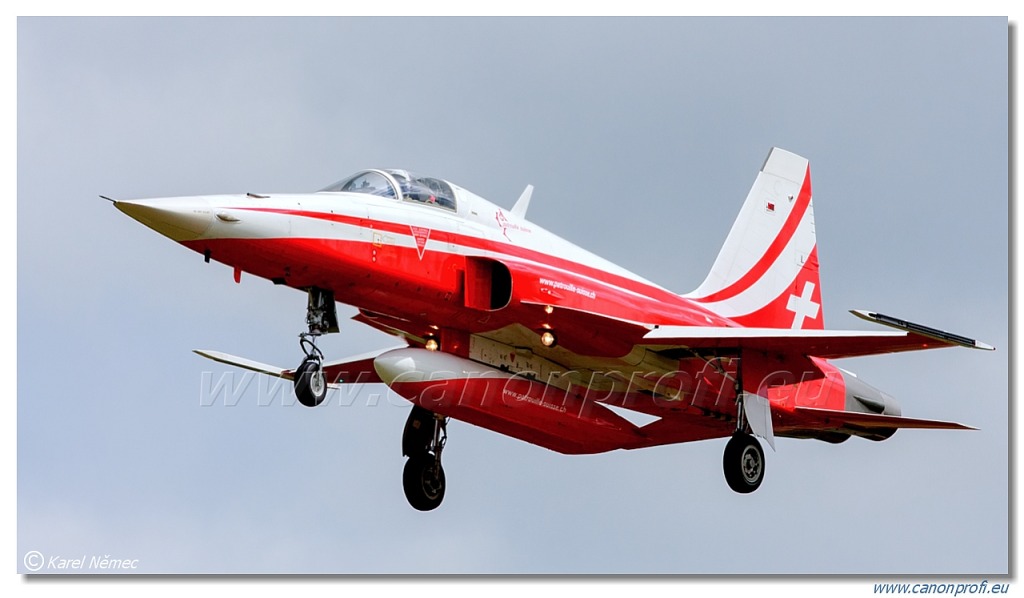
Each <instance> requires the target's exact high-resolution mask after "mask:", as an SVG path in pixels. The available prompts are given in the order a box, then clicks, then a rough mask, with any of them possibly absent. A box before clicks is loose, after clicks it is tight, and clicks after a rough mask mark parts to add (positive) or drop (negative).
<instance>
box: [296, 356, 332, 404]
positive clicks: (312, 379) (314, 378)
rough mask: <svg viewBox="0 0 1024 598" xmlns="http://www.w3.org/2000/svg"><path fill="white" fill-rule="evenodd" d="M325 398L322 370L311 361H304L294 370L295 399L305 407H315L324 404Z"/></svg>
mask: <svg viewBox="0 0 1024 598" xmlns="http://www.w3.org/2000/svg"><path fill="white" fill-rule="evenodd" d="M326 396H327V380H326V379H325V378H324V371H323V368H321V367H320V366H319V364H318V363H317V362H316V361H314V360H312V359H306V360H305V361H303V362H302V364H301V365H300V366H299V368H298V369H297V370H295V398H297V399H298V400H299V402H300V403H302V404H303V405H305V406H306V407H316V406H317V405H319V404H320V403H323V402H324V397H326Z"/></svg>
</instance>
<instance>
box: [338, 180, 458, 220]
mask: <svg viewBox="0 0 1024 598" xmlns="http://www.w3.org/2000/svg"><path fill="white" fill-rule="evenodd" d="M320 192H321V193H324V192H327V193H332V192H333V193H339V192H343V193H367V194H369V195H376V196H378V197H390V198H394V199H397V198H401V199H402V200H403V201H415V202H419V203H422V204H425V205H430V206H435V207H439V208H444V209H446V210H451V211H453V212H454V211H455V208H456V205H455V193H454V192H453V191H452V188H451V186H450V185H449V184H448V183H446V182H444V181H442V180H441V179H433V178H430V177H422V176H419V175H416V174H413V173H411V172H408V171H406V170H364V171H362V172H357V173H356V174H354V175H352V176H350V177H348V178H345V179H342V180H340V181H338V182H337V183H334V184H333V185H331V186H329V187H325V188H323V189H321V190H320Z"/></svg>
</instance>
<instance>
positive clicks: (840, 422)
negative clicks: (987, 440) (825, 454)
mask: <svg viewBox="0 0 1024 598" xmlns="http://www.w3.org/2000/svg"><path fill="white" fill-rule="evenodd" d="M794 415H795V416H796V417H797V418H799V419H801V420H804V422H805V423H809V424H813V425H814V426H815V427H817V428H818V429H830V428H834V429H839V428H851V427H855V428H862V429H865V430H891V429H894V428H917V429H924V430H977V428H972V427H970V426H965V425H963V424H958V423H956V422H945V421H939V420H935V419H915V418H912V417H901V416H898V415H877V414H874V413H858V412H856V411H833V410H831V409H814V408H812V407H797V408H796V409H795V411H794Z"/></svg>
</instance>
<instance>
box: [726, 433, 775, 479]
mask: <svg viewBox="0 0 1024 598" xmlns="http://www.w3.org/2000/svg"><path fill="white" fill-rule="evenodd" d="M764 466H765V463H764V450H762V449H761V443H759V442H758V441H757V439H756V438H754V437H753V436H751V435H749V434H739V433H737V434H733V436H732V438H730V439H729V444H727V445H725V455H724V456H723V457H722V468H723V469H724V470H725V481H726V482H727V483H728V484H729V487H730V488H732V489H733V490H734V491H736V492H739V493H740V494H750V493H751V492H753V491H754V490H757V489H758V488H759V487H760V486H761V481H762V480H764Z"/></svg>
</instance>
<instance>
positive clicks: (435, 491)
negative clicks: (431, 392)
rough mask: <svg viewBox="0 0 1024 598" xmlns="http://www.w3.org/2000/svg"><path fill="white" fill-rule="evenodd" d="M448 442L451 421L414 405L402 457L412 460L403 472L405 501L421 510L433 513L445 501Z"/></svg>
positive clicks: (407, 426) (405, 433)
mask: <svg viewBox="0 0 1024 598" xmlns="http://www.w3.org/2000/svg"><path fill="white" fill-rule="evenodd" d="M447 440H448V418H446V417H444V416H441V415H438V414H436V413H432V412H431V411H428V410H426V409H424V408H422V407H420V406H418V405H417V406H414V407H413V408H412V413H410V414H409V419H408V420H407V421H406V422H405V432H404V433H403V434H402V454H404V455H407V456H408V457H409V459H408V461H406V462H405V469H404V470H403V472H402V487H403V489H404V490H405V498H406V500H408V501H409V504H410V505H411V506H412V508H414V509H416V510H417V511H432V510H434V509H436V508H437V507H439V506H440V505H441V501H442V500H444V490H445V478H444V468H443V467H442V466H441V451H442V450H444V445H445V442H446V441H447Z"/></svg>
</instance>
